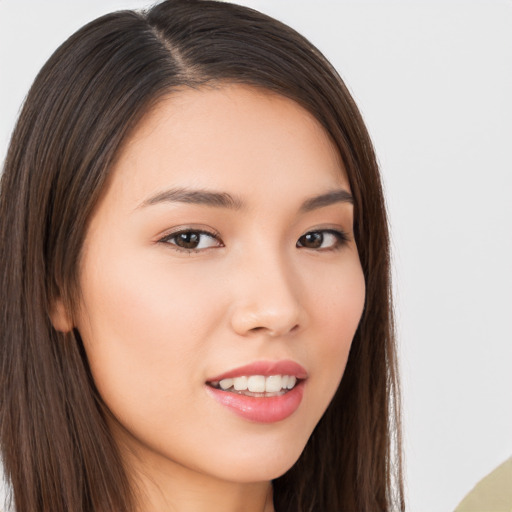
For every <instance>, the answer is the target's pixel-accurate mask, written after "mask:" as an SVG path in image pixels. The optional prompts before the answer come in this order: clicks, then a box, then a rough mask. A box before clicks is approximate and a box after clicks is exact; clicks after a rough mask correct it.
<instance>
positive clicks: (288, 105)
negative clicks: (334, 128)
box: [111, 85, 349, 200]
mask: <svg viewBox="0 0 512 512" xmlns="http://www.w3.org/2000/svg"><path fill="white" fill-rule="evenodd" d="M112 173H113V175H112V176H111V178H112V180H111V186H114V187H116V188H117V189H118V190H117V192H120V190H121V189H123V190H124V191H125V192H130V190H131V195H132V196H134V197H133V200H137V199H140V196H141V195H142V194H151V193H157V192H158V191H159V190H161V189H162V190H163V189H164V188H168V187H169V185H173V186H183V187H191V186H192V187H196V188H197V187H203V188H214V189H222V190H225V189H229V190H230V191H232V192H234V193H237V194H240V195H242V196H243V195H245V194H248V193H249V192H250V193H251V194H252V193H254V194H256V193H258V191H260V192H262V190H261V189H262V188H265V189H267V190H266V192H265V193H266V194H268V188H269V186H271V185H272V183H275V184H276V185H277V184H278V183H279V184H280V186H283V184H284V183H286V185H287V187H288V188H289V190H290V192H291V191H292V189H293V188H294V186H295V185H297V186H298V187H297V188H298V189H300V188H301V186H300V185H301V184H302V185H303V186H304V187H308V186H309V187H311V186H314V187H315V188H317V189H319V190H322V191H325V189H328V188H332V187H333V186H343V187H344V188H346V189H347V190H349V186H348V180H347V177H346V171H345V168H344V166H343V162H342V160H341V158H340V156H339V153H338V151H337V149H336V147H335V145H334V143H333V142H332V140H331V139H330V137H329V136H328V134H327V133H326V131H325V129H324V128H323V127H322V126H321V125H320V123H319V122H318V121H317V120H316V119H315V117H314V116H313V115H312V114H310V113H309V112H308V111H307V110H305V109H304V108H303V107H301V106H300V105H298V104H297V103H296V102H294V101H292V100H290V99H288V98H285V97H283V96H280V95H277V94H275V93H271V92H268V91H265V90H260V89H256V88H252V87H249V86H242V85H223V86H219V87H216V88H212V87H208V88H206V87H205V88H201V89H191V88H186V89H182V90H180V91H178V92H174V93H172V94H170V95H169V96H167V97H165V98H164V99H162V100H161V101H160V102H159V103H158V104H157V105H156V106H155V107H154V108H153V109H152V110H151V111H150V112H148V113H147V114H146V116H145V117H143V119H142V120H141V122H140V123H139V125H138V126H137V127H136V129H135V130H134V132H133V133H132V135H131V136H130V138H129V139H128V141H127V143H126V144H125V145H124V147H123V149H122V151H121V152H120V154H119V156H118V158H117V160H116V164H115V165H114V168H113V170H112ZM170 182H172V183H170ZM128 189H130V190H128ZM301 193H302V192H301ZM135 196H137V197H135Z"/></svg>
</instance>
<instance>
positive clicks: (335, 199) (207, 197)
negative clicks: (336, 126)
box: [139, 188, 354, 213]
mask: <svg viewBox="0 0 512 512" xmlns="http://www.w3.org/2000/svg"><path fill="white" fill-rule="evenodd" d="M159 203H190V204H198V205H203V206H212V207H216V208H227V209H230V210H241V209H242V208H243V206H244V203H243V201H242V200H241V199H239V198H237V197H235V196H233V195H231V194H228V193H227V192H214V191H210V190H200V189H199V190H191V189H187V188H173V189H170V190H165V191H164V192H160V193H158V194H156V195H154V196H152V197H150V198H148V199H146V200H145V201H143V202H142V204H141V205H140V206H139V207H145V206H152V205H155V204H159ZM336 203H349V204H354V198H353V197H352V194H351V193H350V192H348V191H347V190H344V189H336V190H331V191H329V192H326V193H325V194H320V195H318V196H315V197H311V198H309V199H306V200H305V201H304V202H303V203H302V205H301V206H300V208H299V212H300V213H306V212H310V211H312V210H317V209H318V208H324V207H326V206H330V205H332V204H336Z"/></svg>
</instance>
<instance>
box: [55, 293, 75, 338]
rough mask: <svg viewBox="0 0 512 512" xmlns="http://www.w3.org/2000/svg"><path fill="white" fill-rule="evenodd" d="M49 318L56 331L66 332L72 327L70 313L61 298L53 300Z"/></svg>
mask: <svg viewBox="0 0 512 512" xmlns="http://www.w3.org/2000/svg"><path fill="white" fill-rule="evenodd" d="M50 320H51V322H52V325H53V327H54V329H55V330H57V331H60V332H64V333H66V332H69V331H71V330H72V329H73V322H72V319H71V315H70V314H69V312H68V311H67V309H66V307H65V306H64V303H63V302H62V300H61V299H57V300H55V301H54V302H53V305H52V307H51V310H50Z"/></svg>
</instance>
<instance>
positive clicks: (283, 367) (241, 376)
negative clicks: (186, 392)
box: [205, 361, 308, 423]
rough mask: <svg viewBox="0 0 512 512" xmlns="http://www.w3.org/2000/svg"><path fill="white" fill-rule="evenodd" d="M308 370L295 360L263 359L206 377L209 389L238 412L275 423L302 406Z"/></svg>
mask: <svg viewBox="0 0 512 512" xmlns="http://www.w3.org/2000/svg"><path fill="white" fill-rule="evenodd" d="M307 378H308V374H307V372H306V370H305V369H304V368H303V367H302V366H300V365H299V364H297V363H295V362H293V361H277V362H272V361H260V362H256V363H252V364H250V365H246V366H243V367H240V368H236V369H234V370H231V371H228V372H226V373H223V374H221V375H218V376H216V377H214V378H211V379H209V380H208V381H206V383H205V384H206V391H207V392H208V394H209V395H210V396H211V397H212V398H214V399H215V401H216V402H218V403H219V404H221V405H222V406H225V407H226V408H227V409H228V410H230V411H231V412H233V413H235V414H236V415H238V416H240V417H242V418H244V419H246V420H249V421H252V422H257V423H275V422H278V421H282V420H284V419H286V418H288V417H289V416H291V415H292V414H293V413H294V412H295V411H296V410H297V409H298V408H299V406H300V404H301V402H302V396H303V393H304V387H305V384H306V380H307Z"/></svg>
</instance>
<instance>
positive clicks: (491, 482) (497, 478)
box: [455, 457, 512, 512]
mask: <svg viewBox="0 0 512 512" xmlns="http://www.w3.org/2000/svg"><path fill="white" fill-rule="evenodd" d="M511 483H512V457H511V458H510V459H508V460H506V461H505V462H504V463H503V464H501V465H500V466H498V467H497V468H496V469H495V470H494V471H492V472H491V473H489V474H488V475H487V476H486V477H484V478H483V479H482V480H480V482H478V483H477V484H476V485H475V487H474V488H473V489H472V490H471V491H470V493H469V494H468V495H467V496H466V497H465V498H464V499H463V500H462V501H461V502H460V504H459V506H458V507H457V508H456V509H455V512H481V511H482V510H489V511H491V510H492V511H493V512H512V485H511Z"/></svg>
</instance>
